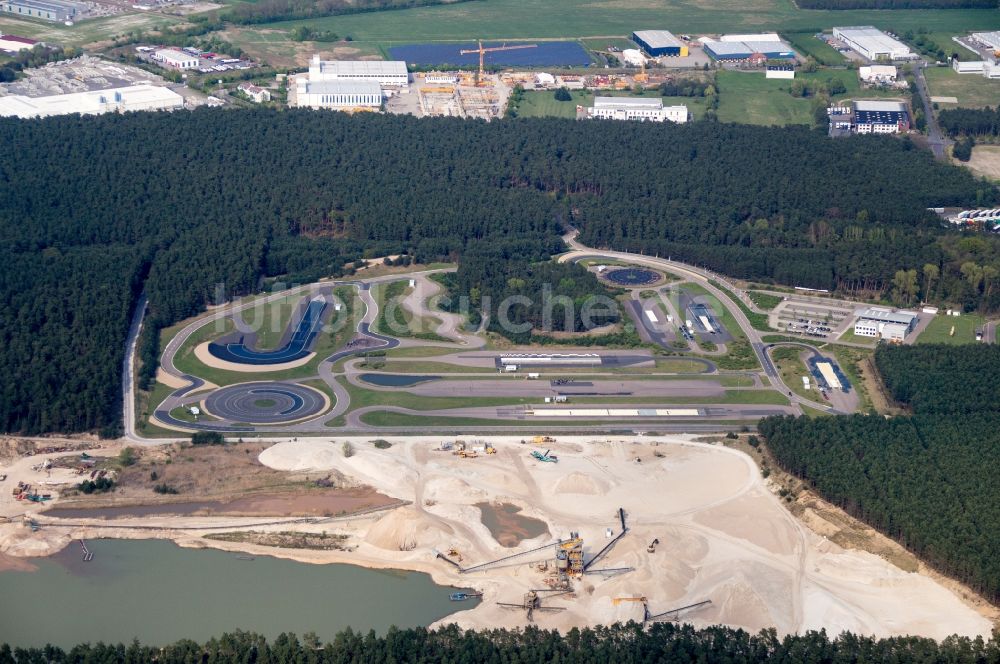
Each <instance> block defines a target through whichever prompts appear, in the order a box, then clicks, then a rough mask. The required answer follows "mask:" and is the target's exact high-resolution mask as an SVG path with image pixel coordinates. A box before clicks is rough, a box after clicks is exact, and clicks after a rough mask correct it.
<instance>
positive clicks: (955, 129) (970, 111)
mask: <svg viewBox="0 0 1000 664" xmlns="http://www.w3.org/2000/svg"><path fill="white" fill-rule="evenodd" d="M938 124H940V125H941V128H942V129H944V130H945V131H946V132H948V134H949V135H951V136H998V135H1000V106H997V107H995V108H990V107H989V106H987V107H986V108H946V109H942V110H941V111H940V112H939V113H938Z"/></svg>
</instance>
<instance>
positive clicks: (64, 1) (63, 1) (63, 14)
mask: <svg viewBox="0 0 1000 664" xmlns="http://www.w3.org/2000/svg"><path fill="white" fill-rule="evenodd" d="M87 10H88V7H87V5H85V4H83V3H82V2H72V1H71V0H2V2H0V13H7V14H13V15H15V16H24V17H25V18H34V19H42V20H45V21H59V22H65V21H74V20H76V19H77V18H79V17H80V16H82V15H84V14H86V13H87Z"/></svg>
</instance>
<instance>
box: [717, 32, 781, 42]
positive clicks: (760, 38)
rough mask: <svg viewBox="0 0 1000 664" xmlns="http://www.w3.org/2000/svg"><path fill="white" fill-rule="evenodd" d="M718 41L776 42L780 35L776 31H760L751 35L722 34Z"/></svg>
mask: <svg viewBox="0 0 1000 664" xmlns="http://www.w3.org/2000/svg"><path fill="white" fill-rule="evenodd" d="M719 41H720V42H777V41H781V37H779V36H778V33H777V32H760V33H756V34H751V35H722V36H721V37H719Z"/></svg>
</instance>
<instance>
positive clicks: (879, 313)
mask: <svg viewBox="0 0 1000 664" xmlns="http://www.w3.org/2000/svg"><path fill="white" fill-rule="evenodd" d="M916 317H917V315H916V314H915V313H913V312H912V311H886V310H885V309H865V310H864V311H862V312H861V313H860V314H858V318H859V319H862V320H875V321H879V322H881V323H899V324H900V325H909V324H910V323H911V322H912V321H913V319H914V318H916Z"/></svg>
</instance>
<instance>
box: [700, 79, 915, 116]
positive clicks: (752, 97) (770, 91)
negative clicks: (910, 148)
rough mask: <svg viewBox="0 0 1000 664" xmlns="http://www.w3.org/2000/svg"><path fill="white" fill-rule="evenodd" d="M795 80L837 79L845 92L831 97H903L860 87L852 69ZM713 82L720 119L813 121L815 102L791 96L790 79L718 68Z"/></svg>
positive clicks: (894, 93)
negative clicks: (717, 97)
mask: <svg viewBox="0 0 1000 664" xmlns="http://www.w3.org/2000/svg"><path fill="white" fill-rule="evenodd" d="M795 79H796V80H799V81H804V82H807V83H812V84H816V85H820V84H822V83H824V82H826V81H827V80H829V79H835V80H838V81H840V82H841V83H843V84H844V87H845V88H846V89H847V91H846V92H844V93H842V94H839V95H834V97H833V99H834V100H839V99H859V98H860V99H866V98H881V97H891V98H896V99H898V98H900V97H906V96H907V95H906V93H904V92H901V91H894V90H890V91H886V90H862V89H861V86H860V84H859V82H858V73H857V72H856V71H854V70H853V69H821V70H819V71H816V72H813V73H805V74H796V76H795ZM716 83H717V87H718V90H719V120H720V121H721V122H741V123H745V124H758V125H777V126H782V125H791V124H804V125H811V124H812V123H813V108H814V105H815V103H816V101H815V99H814V98H812V97H793V96H792V95H791V94H790V92H789V90H790V89H791V86H792V84H793V83H794V81H786V80H777V79H766V78H764V73H763V72H761V71H753V72H739V71H720V72H719V73H718V74H717V76H716Z"/></svg>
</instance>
